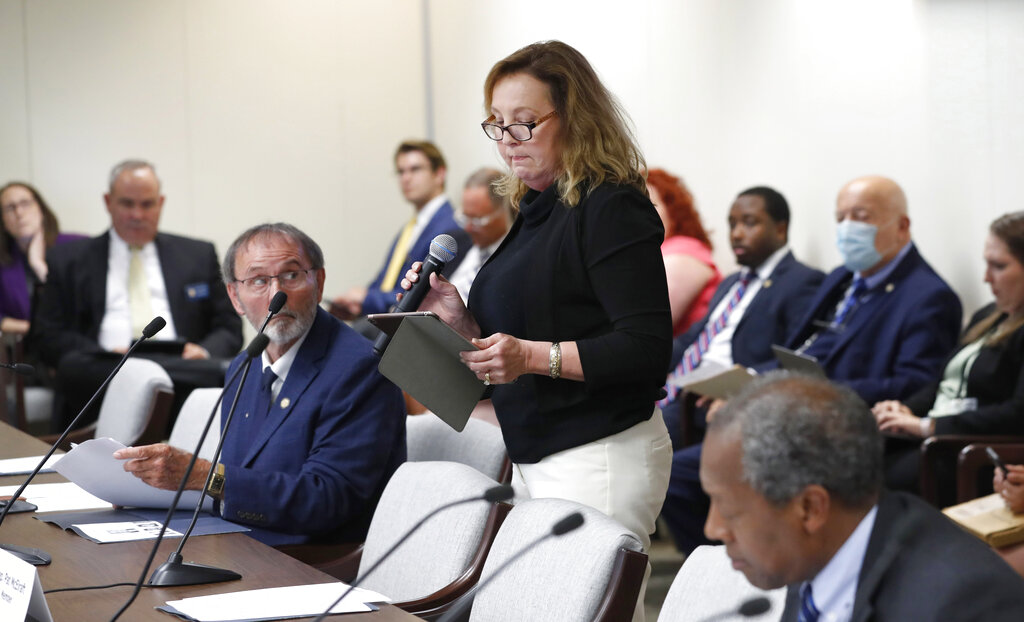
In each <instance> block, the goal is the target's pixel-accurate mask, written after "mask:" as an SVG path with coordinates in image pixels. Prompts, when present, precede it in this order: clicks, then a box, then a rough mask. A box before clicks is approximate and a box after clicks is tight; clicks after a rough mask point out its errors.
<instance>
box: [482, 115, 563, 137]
mask: <svg viewBox="0 0 1024 622" xmlns="http://www.w3.org/2000/svg"><path fill="white" fill-rule="evenodd" d="M557 112H558V111H557V110H552V111H551V112H549V113H547V114H546V115H544V116H543V117H541V118H539V119H537V120H536V121H533V122H531V123H509V124H508V125H498V124H497V123H491V121H494V115H493V114H492V115H491V116H489V117H487V120H486V121H484V122H483V123H481V124H480V127H482V128H484V134H487V138H490V139H491V140H501V137H502V136H504V135H505V132H508V134H509V136H511V137H512V138H514V139H515V140H518V141H519V142H521V143H522V142H526V141H528V140H530V139H531V138H533V128H535V127H537V126H538V125H540V124H541V123H543V122H545V121H547V120H548V119H550V118H551V117H553V116H555V114H556V113H557Z"/></svg>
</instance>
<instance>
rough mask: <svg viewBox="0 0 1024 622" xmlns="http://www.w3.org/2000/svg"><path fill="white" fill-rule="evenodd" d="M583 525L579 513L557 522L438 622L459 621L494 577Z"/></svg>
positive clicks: (468, 593)
mask: <svg viewBox="0 0 1024 622" xmlns="http://www.w3.org/2000/svg"><path fill="white" fill-rule="evenodd" d="M582 524H583V514H581V513H579V512H573V513H572V514H569V515H568V516H566V517H565V518H563V519H561V520H559V521H558V522H557V523H555V524H554V525H552V526H551V531H549V532H548V533H546V534H544V535H542V536H541V537H539V538H537V539H536V540H534V541H533V542H530V543H528V544H527V545H526V546H524V547H523V548H521V549H519V550H518V551H516V553H515V555H513V556H512V557H509V558H508V559H506V560H505V561H504V562H502V564H501V565H500V566H498V567H497V568H495V569H494V572H492V573H491V574H490V575H488V577H487V578H486V579H484V580H483V581H481V582H480V583H477V584H476V585H475V586H474V587H473V588H472V589H471V590H469V591H468V592H466V593H465V594H463V595H462V596H461V597H460V598H459V599H458V600H456V601H455V602H454V603H452V607H451V609H449V610H448V612H447V613H445V614H444V615H443V616H441V617H440V618H438V622H453V621H454V620H458V619H461V618H462V616H463V614H464V613H465V611H466V609H468V608H469V607H471V606H472V605H473V598H474V597H475V596H476V594H477V593H478V592H479V591H480V590H482V589H484V588H485V587H487V584H488V583H490V582H491V581H493V580H494V578H495V577H497V576H498V575H500V574H501V573H502V572H504V571H505V569H506V568H508V567H509V566H511V565H512V562H514V561H516V560H517V559H519V558H520V557H522V556H523V555H525V554H526V553H528V552H530V551H531V550H533V548H534V547H536V546H538V545H539V544H540V543H541V542H543V541H545V540H547V539H548V538H552V537H558V536H561V535H564V534H567V533H569V532H570V531H572V530H574V529H578V528H579V527H580V526H581V525H582Z"/></svg>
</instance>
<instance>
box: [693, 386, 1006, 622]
mask: <svg viewBox="0 0 1024 622" xmlns="http://www.w3.org/2000/svg"><path fill="white" fill-rule="evenodd" d="M705 445H706V447H707V451H705V452H704V456H703V458H702V460H701V470H700V478H701V483H702V484H703V486H704V489H705V490H706V491H707V493H708V495H710V497H711V510H710V512H709V514H708V519H707V523H706V525H705V531H706V533H707V536H708V538H711V539H714V540H721V541H722V542H723V543H724V545H725V547H726V552H727V554H728V555H729V557H730V559H732V565H733V568H735V569H737V570H740V571H741V572H743V574H744V575H745V576H746V578H747V580H748V581H750V583H751V584H753V585H755V586H756V587H759V588H761V589H775V588H779V587H782V586H788V593H787V598H786V608H785V611H784V612H783V614H782V620H783V621H785V622H791V621H796V620H801V621H804V620H806V621H808V622H813V621H817V620H819V619H820V620H837V621H842V622H866V621H868V620H920V621H923V622H927V621H931V620H936V621H938V620H943V621H947V620H953V621H955V620H993V621H999V620H1007V621H1009V620H1017V619H1019V618H1020V615H1021V611H1024V580H1022V579H1021V577H1020V576H1018V575H1017V574H1015V573H1014V572H1013V571H1012V570H1011V569H1010V567H1009V566H1007V565H1006V563H1005V562H1004V561H1002V560H1001V559H1000V558H999V557H997V556H996V555H995V553H993V552H992V551H991V549H989V547H987V546H986V545H985V544H984V543H983V542H981V541H980V540H978V539H977V538H975V537H973V536H971V535H969V534H968V533H966V532H965V531H963V530H962V529H960V528H959V527H958V526H956V525H955V524H953V523H952V522H951V521H949V520H948V519H947V518H946V517H945V516H943V515H942V514H941V513H939V512H938V511H937V510H935V509H934V508H932V507H931V506H929V505H927V504H926V503H924V502H923V501H921V500H920V499H917V498H916V497H913V496H910V495H907V494H904V493H893V492H887V491H883V490H882V438H881V434H880V433H879V431H878V426H877V424H876V423H875V419H874V416H873V415H872V414H871V412H870V411H869V410H868V407H867V405H866V404H865V403H864V402H863V400H861V399H860V398H859V397H858V396H857V394H856V393H854V392H853V391H851V390H850V389H849V388H846V387H840V386H838V385H833V384H831V383H829V382H828V381H826V380H824V379H815V378H810V377H808V376H799V375H791V374H788V373H786V372H774V373H772V374H770V375H768V376H767V377H764V378H760V379H758V380H757V381H755V383H753V384H751V385H750V386H748V387H747V388H746V389H745V390H744V391H743V392H742V393H741V394H740V395H739V396H738V397H736V398H734V399H732V400H730V401H729V403H728V404H727V405H726V406H724V407H723V408H722V409H720V410H719V411H718V412H717V413H716V415H715V417H714V418H713V420H712V421H711V422H710V423H709V425H708V434H707V437H706V438H705Z"/></svg>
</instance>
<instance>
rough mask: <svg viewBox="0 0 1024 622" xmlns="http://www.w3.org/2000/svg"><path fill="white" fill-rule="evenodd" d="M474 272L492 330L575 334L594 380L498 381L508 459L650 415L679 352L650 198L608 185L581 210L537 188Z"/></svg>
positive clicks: (475, 293) (481, 314) (478, 306)
mask: <svg viewBox="0 0 1024 622" xmlns="http://www.w3.org/2000/svg"><path fill="white" fill-rule="evenodd" d="M519 209H520V213H519V216H518V217H517V218H516V221H515V222H514V223H513V225H512V229H511V230H510V231H509V234H508V235H507V236H506V238H505V240H504V242H503V243H502V244H501V246H500V247H499V248H498V250H497V252H495V254H494V255H493V256H492V257H491V258H490V260H489V261H488V262H487V263H486V264H485V265H484V267H483V268H482V269H481V270H480V273H479V274H478V275H477V277H476V280H474V281H473V287H472V289H471V290H470V294H469V309H470V312H471V313H472V314H473V316H474V317H475V318H476V321H477V323H478V324H479V325H480V329H481V334H482V335H483V336H488V335H491V334H494V333H499V332H500V333H505V334H508V335H512V336H514V337H518V338H521V339H527V340H531V341H559V342H563V341H575V342H576V343H577V346H578V348H579V353H580V361H581V364H582V366H583V374H584V377H585V378H586V381H585V382H578V381H573V380H566V379H558V380H552V379H551V378H550V377H548V376H546V375H538V374H525V375H523V376H521V377H519V379H518V380H517V381H516V382H514V383H510V384H503V385H499V386H496V387H494V391H493V394H492V400H493V402H494V409H495V412H496V414H497V416H498V419H499V421H500V423H501V430H502V433H503V434H504V437H505V444H506V446H507V447H508V452H509V456H510V457H511V459H512V460H513V461H514V462H518V463H532V462H537V461H539V460H540V459H541V458H544V457H545V456H548V455H551V454H553V453H556V452H559V451H562V450H564V449H569V448H572V447H577V446H579V445H582V444H585V443H588V442H591V441H594V440H597V439H600V438H604V437H606V436H609V435H611V434H615V433H617V432H621V431H623V430H625V429H627V428H630V427H632V426H633V425H635V424H637V423H639V422H641V421H645V420H647V419H648V418H649V417H650V416H651V413H652V412H653V409H654V402H655V401H656V400H657V399H658V398H659V396H660V395H661V394H662V385H663V384H664V382H665V370H666V369H667V367H668V361H669V357H670V355H671V351H672V316H671V313H670V312H669V304H668V288H667V285H666V279H665V265H664V263H663V261H662V256H661V250H660V247H661V242H662V240H663V239H664V228H663V227H662V224H661V220H660V219H659V218H658V215H657V212H655V210H654V207H653V205H651V202H650V201H649V200H648V199H647V198H646V197H644V196H643V195H642V194H641V193H640V192H638V191H637V190H635V189H633V188H629V187H625V186H615V185H610V184H604V185H601V186H599V187H597V188H595V189H594V190H593V191H591V192H590V193H589V195H587V196H586V197H585V198H584V199H583V200H582V201H581V202H580V204H579V205H577V206H576V207H572V208H570V207H566V206H565V205H564V204H563V203H562V202H561V201H560V200H559V197H558V193H557V190H556V185H554V184H553V185H552V186H551V187H550V188H548V189H547V190H545V191H544V192H536V191H531V192H529V193H527V195H526V196H525V197H524V198H523V200H522V202H521V203H520V206H519Z"/></svg>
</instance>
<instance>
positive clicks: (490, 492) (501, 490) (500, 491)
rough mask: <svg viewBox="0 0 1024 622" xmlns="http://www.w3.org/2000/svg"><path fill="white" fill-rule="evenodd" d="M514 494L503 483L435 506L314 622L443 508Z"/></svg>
mask: <svg viewBox="0 0 1024 622" xmlns="http://www.w3.org/2000/svg"><path fill="white" fill-rule="evenodd" d="M514 494H515V492H514V491H513V490H512V486H511V485H510V484H501V485H500V486H495V487H493V488H488V489H487V490H486V491H484V494H483V496H476V497H470V498H468V499H459V500H458V501H452V502H450V503H446V504H444V505H442V506H440V507H438V508H435V509H434V510H433V511H432V512H430V513H428V514H427V515H426V516H424V517H423V518H421V519H420V520H419V522H418V523H416V524H415V525H413V526H412V529H410V530H409V531H407V532H405V534H404V535H403V536H402V537H401V538H399V539H398V540H397V541H396V542H395V543H394V544H392V545H391V548H389V549H388V550H387V551H385V552H384V554H383V555H381V556H380V559H378V560H377V561H376V562H374V564H373V565H372V566H370V567H369V568H367V569H366V572H364V573H363V574H362V575H361V576H358V577H356V580H355V581H353V582H352V584H351V585H349V586H348V589H347V590H345V591H344V592H343V593H342V594H341V596H339V597H338V600H336V601H334V602H333V603H331V604H330V606H329V607H327V610H326V611H324V612H323V613H321V614H320V615H319V616H317V618H316V619H315V620H313V622H321V620H323V619H324V618H325V617H326V616H328V615H329V614H330V613H331V609H334V607H335V606H336V605H337V604H338V603H340V602H341V601H342V600H344V599H345V597H346V596H348V595H349V593H350V592H351V591H352V590H354V589H355V588H356V586H357V585H359V584H360V583H362V582H363V581H365V580H366V577H368V576H370V575H371V574H372V573H373V571H374V570H376V569H377V567H378V566H380V565H381V563H383V561H384V560H385V559H387V558H388V557H391V554H392V553H394V552H395V550H396V549H398V547H400V546H402V544H403V543H404V542H405V541H406V540H408V539H409V538H410V537H411V536H412V534H414V533H416V531H417V530H418V529H419V528H420V527H422V526H423V524H424V523H426V522H427V520H428V519H430V518H433V517H434V516H435V515H437V514H439V513H440V512H442V511H443V510H447V509H448V508H451V507H454V506H456V505H462V504H464V503H472V502H474V501H486V502H487V503H497V502H498V501H508V500H509V499H511V498H512V496H513V495H514ZM580 520H581V521H582V520H583V517H582V516H580Z"/></svg>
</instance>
